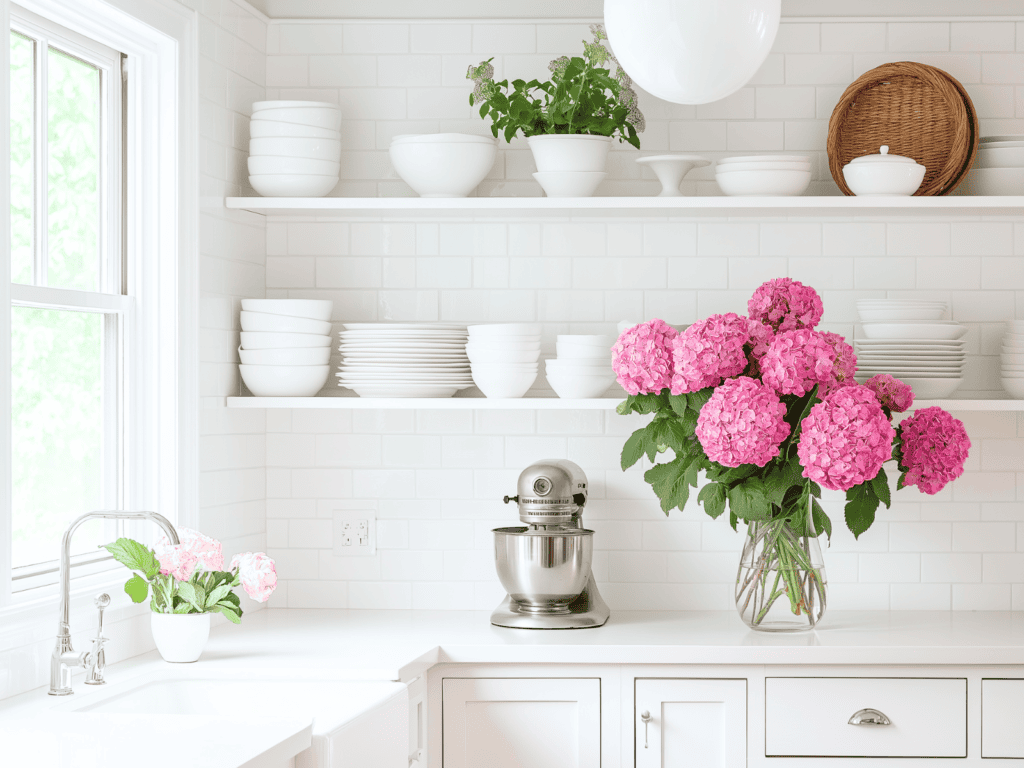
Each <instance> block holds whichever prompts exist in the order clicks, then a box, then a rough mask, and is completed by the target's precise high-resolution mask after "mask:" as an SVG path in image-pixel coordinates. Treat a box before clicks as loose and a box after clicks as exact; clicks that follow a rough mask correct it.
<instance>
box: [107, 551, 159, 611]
mask: <svg viewBox="0 0 1024 768" xmlns="http://www.w3.org/2000/svg"><path fill="white" fill-rule="evenodd" d="M103 548H104V549H105V550H107V551H108V552H109V553H110V554H111V555H112V556H113V558H114V559H115V560H117V562H119V563H120V564H121V565H123V566H124V567H125V568H130V569H131V570H133V571H141V572H142V573H144V574H146V578H147V579H151V578H153V577H154V576H155V575H156V574H157V573H158V572H159V571H160V561H159V560H157V559H156V554H154V552H153V550H151V549H150V548H149V547H147V546H145V545H143V544H140V543H139V542H137V541H135V540H134V539H126V538H120V539H118V540H117V541H115V542H114V543H113V544H105V545H104V546H103ZM136 602H138V601H136Z"/></svg>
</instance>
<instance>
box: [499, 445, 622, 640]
mask: <svg viewBox="0 0 1024 768" xmlns="http://www.w3.org/2000/svg"><path fill="white" fill-rule="evenodd" d="M510 501H515V502H517V503H518V505H519V519H520V520H522V521H523V522H524V523H526V524H527V525H526V527H520V526H517V527H514V528H495V529H494V560H495V566H496V568H497V570H498V578H499V579H500V581H501V585H502V586H503V587H504V588H505V591H507V592H508V597H506V598H505V600H504V602H502V604H501V605H499V606H498V607H497V608H496V609H495V610H494V613H492V614H491V624H494V625H495V626H499V627H513V628H516V629H586V628H589V627H600V626H601V625H602V624H604V623H605V622H606V621H608V616H609V611H608V606H607V605H606V604H605V602H604V600H602V599H601V593H600V592H598V591H597V583H596V582H595V581H594V575H593V573H592V572H591V568H590V566H591V562H592V560H593V556H594V532H593V531H588V530H587V529H586V528H584V527H583V523H582V520H581V518H582V515H583V507H584V505H585V504H586V503H587V476H586V475H585V474H584V473H583V470H582V469H580V467H579V466H577V465H576V464H574V463H573V462H571V461H565V460H563V459H550V460H545V461H540V462H537V463H536V464H533V465H531V466H529V467H527V468H526V469H524V470H523V472H522V474H520V475H519V483H518V495H516V496H511V497H509V496H506V497H505V503H506V504H508V503H509V502H510Z"/></svg>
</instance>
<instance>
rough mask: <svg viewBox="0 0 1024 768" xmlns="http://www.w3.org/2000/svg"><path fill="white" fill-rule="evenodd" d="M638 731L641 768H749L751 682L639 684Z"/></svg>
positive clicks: (661, 681) (643, 681)
mask: <svg viewBox="0 0 1024 768" xmlns="http://www.w3.org/2000/svg"><path fill="white" fill-rule="evenodd" d="M646 716H649V718H650V719H649V720H648V719H647V717H646ZM645 720H646V722H645ZM634 726H635V733H636V742H635V743H636V768H663V767H671V768H678V766H684V765H693V766H700V767H701V768H743V766H745V765H746V763H747V681H746V680H664V679H658V680H655V679H644V678H638V679H637V680H636V700H635V707H634Z"/></svg>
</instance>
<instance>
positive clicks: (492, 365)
mask: <svg viewBox="0 0 1024 768" xmlns="http://www.w3.org/2000/svg"><path fill="white" fill-rule="evenodd" d="M466 354H467V355H468V356H469V360H470V363H471V364H472V371H473V381H474V382H476V385H477V387H479V388H480V391H481V392H483V393H484V395H486V396H487V397H496V398H514V397H522V396H523V395H525V394H526V393H527V391H528V390H529V389H530V387H531V386H533V382H534V381H535V380H536V379H537V367H538V364H537V360H538V359H539V358H540V326H539V325H534V324H531V323H501V324H497V325H471V326H469V343H468V344H466Z"/></svg>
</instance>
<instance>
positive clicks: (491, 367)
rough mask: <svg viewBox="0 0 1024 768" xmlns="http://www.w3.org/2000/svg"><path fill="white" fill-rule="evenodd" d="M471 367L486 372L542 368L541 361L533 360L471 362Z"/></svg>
mask: <svg viewBox="0 0 1024 768" xmlns="http://www.w3.org/2000/svg"><path fill="white" fill-rule="evenodd" d="M470 368H475V369H476V370H478V371H483V372H484V373H498V372H500V371H536V370H538V369H539V368H540V362H539V361H536V360H534V361H532V362H526V363H509V362H501V363H471V364H470Z"/></svg>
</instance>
